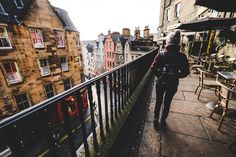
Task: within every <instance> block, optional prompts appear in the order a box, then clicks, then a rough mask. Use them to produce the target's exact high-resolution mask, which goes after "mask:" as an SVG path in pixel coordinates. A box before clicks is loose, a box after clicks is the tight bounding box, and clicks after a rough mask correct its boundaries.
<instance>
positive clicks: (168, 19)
mask: <svg viewBox="0 0 236 157" xmlns="http://www.w3.org/2000/svg"><path fill="white" fill-rule="evenodd" d="M170 13H171V12H170V8H168V9H166V21H167V22H170V17H171V15H170Z"/></svg>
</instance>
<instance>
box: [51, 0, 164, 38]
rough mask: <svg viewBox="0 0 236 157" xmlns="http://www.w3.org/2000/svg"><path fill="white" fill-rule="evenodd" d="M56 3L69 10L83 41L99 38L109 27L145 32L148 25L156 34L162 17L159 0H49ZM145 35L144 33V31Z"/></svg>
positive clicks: (53, 3) (114, 29) (119, 30)
mask: <svg viewBox="0 0 236 157" xmlns="http://www.w3.org/2000/svg"><path fill="white" fill-rule="evenodd" d="M49 1H50V3H51V4H52V5H53V6H56V7H59V8H62V9H64V10H67V11H68V13H69V16H70V18H71V19H72V21H73V23H74V24H75V26H76V28H77V29H78V31H79V32H80V36H81V40H96V39H97V36H98V35H99V34H100V33H103V34H107V31H108V29H110V30H111V32H113V31H118V32H120V33H121V32H122V28H130V30H131V34H132V35H133V32H134V29H135V27H137V26H139V27H140V30H141V32H143V29H144V26H146V25H149V28H150V32H151V33H156V32H157V26H158V21H159V20H158V19H159V6H160V0H49ZM141 35H143V33H142V34H141Z"/></svg>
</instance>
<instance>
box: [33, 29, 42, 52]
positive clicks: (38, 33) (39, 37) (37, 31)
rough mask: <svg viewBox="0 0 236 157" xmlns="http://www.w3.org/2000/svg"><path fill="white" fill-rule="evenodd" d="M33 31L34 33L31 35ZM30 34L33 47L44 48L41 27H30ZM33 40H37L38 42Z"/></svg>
mask: <svg viewBox="0 0 236 157" xmlns="http://www.w3.org/2000/svg"><path fill="white" fill-rule="evenodd" d="M33 33H35V35H33ZM30 35H31V39H32V44H33V46H34V48H45V45H44V41H43V32H42V30H41V29H37V28H30ZM36 36H37V37H36ZM35 40H37V41H38V42H37V41H35Z"/></svg>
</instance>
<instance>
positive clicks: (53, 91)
mask: <svg viewBox="0 0 236 157" xmlns="http://www.w3.org/2000/svg"><path fill="white" fill-rule="evenodd" d="M49 85H51V87H52V91H47V90H46V86H49ZM43 88H44V92H45V95H46V97H47V98H48V99H49V98H52V97H54V96H55V95H56V92H55V88H54V85H53V83H48V84H45V85H44V86H43ZM49 93H53V96H51V97H48V94H49Z"/></svg>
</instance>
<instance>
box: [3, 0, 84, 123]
mask: <svg viewBox="0 0 236 157" xmlns="http://www.w3.org/2000/svg"><path fill="white" fill-rule="evenodd" d="M18 2H19V3H18ZM0 5H1V10H0V119H1V118H4V117H7V116H10V115H12V114H14V113H16V112H20V111H22V110H24V109H26V108H28V107H30V106H33V105H35V104H38V103H39V102H42V101H44V100H46V99H48V98H51V97H53V96H54V95H56V94H58V93H61V92H63V91H65V90H67V89H69V88H71V87H72V86H74V85H77V84H80V83H81V81H82V77H83V67H82V54H81V47H80V37H79V35H80V34H79V32H78V31H77V29H76V28H75V26H74V25H73V23H72V22H71V20H70V19H69V17H68V14H67V12H66V11H64V10H62V9H59V8H55V7H53V6H51V5H50V3H49V2H48V1H47V0H20V1H2V0H1V1H0Z"/></svg>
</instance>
